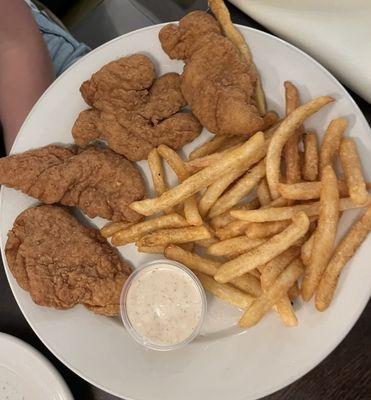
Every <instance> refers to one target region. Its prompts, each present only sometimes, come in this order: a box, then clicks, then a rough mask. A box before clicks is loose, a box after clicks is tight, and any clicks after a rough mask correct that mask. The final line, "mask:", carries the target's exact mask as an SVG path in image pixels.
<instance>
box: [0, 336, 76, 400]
mask: <svg viewBox="0 0 371 400" xmlns="http://www.w3.org/2000/svg"><path fill="white" fill-rule="evenodd" d="M2 341H3V342H5V344H9V343H11V344H13V345H15V346H16V347H17V348H19V349H20V351H22V352H26V353H27V354H28V355H29V356H30V357H32V358H36V359H38V360H39V361H40V362H41V363H42V365H43V366H44V367H45V368H46V369H48V370H49V371H50V373H51V375H52V376H53V378H54V379H55V381H56V383H57V384H58V385H59V389H60V390H61V391H62V392H63V393H62V394H63V400H73V399H74V397H73V396H72V393H71V391H70V389H69V387H68V385H67V383H66V381H65V380H64V379H63V377H62V375H61V373H60V372H59V371H58V370H57V368H56V367H55V366H54V365H53V364H52V362H51V361H50V360H48V358H47V357H46V356H45V355H44V354H42V353H41V352H40V351H39V350H37V349H36V348H34V347H33V346H31V344H29V343H27V342H25V341H24V340H22V339H20V338H18V337H16V336H13V335H10V334H8V333H5V332H0V342H2Z"/></svg>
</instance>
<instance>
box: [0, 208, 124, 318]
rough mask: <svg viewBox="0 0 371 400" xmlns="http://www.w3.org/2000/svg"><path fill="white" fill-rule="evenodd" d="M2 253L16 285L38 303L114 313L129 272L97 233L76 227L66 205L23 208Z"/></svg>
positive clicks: (112, 249) (77, 225) (113, 250)
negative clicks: (77, 305) (81, 307)
mask: <svg viewBox="0 0 371 400" xmlns="http://www.w3.org/2000/svg"><path fill="white" fill-rule="evenodd" d="M5 254H6V257H7V260H8V264H9V268H10V270H11V272H12V274H13V276H14V277H15V279H16V280H17V282H18V284H19V285H20V286H21V287H22V288H23V289H24V290H27V291H28V292H29V293H30V295H31V297H32V299H33V301H34V302H35V303H37V304H39V305H42V306H46V307H53V308H57V309H67V308H71V307H73V306H74V305H76V304H83V305H85V306H86V307H87V308H89V309H91V310H92V311H94V312H97V313H99V314H103V315H117V314H118V313H119V299H120V292H121V289H122V286H123V284H124V282H125V280H126V279H127V276H128V274H129V273H130V268H129V266H128V265H127V264H126V263H125V262H124V261H122V260H121V258H120V256H119V253H118V251H117V250H116V249H115V248H113V247H111V246H110V245H109V244H108V242H107V241H106V240H105V239H104V238H103V237H102V236H101V235H100V234H99V231H97V230H96V229H92V228H87V227H85V226H83V225H81V224H80V223H79V222H78V221H77V220H76V219H75V218H74V217H73V216H72V215H71V214H70V213H69V212H68V211H67V209H65V208H62V207H57V206H48V205H43V206H39V207H34V208H30V209H28V210H26V211H23V212H22V213H21V214H20V215H19V216H18V217H17V219H16V220H15V222H14V225H13V229H12V230H10V231H9V233H8V241H7V243H6V247H5Z"/></svg>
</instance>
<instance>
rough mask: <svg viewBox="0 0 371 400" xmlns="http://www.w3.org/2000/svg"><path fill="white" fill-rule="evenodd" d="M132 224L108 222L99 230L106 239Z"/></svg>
mask: <svg viewBox="0 0 371 400" xmlns="http://www.w3.org/2000/svg"><path fill="white" fill-rule="evenodd" d="M133 224H134V223H133V222H110V223H108V224H107V225H105V226H104V227H103V228H102V229H101V230H100V234H101V235H102V236H103V237H104V238H106V239H107V238H109V237H111V236H112V235H114V234H115V233H116V232H119V231H121V230H124V229H127V228H129V227H130V226H131V225H133Z"/></svg>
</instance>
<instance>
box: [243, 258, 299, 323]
mask: <svg viewBox="0 0 371 400" xmlns="http://www.w3.org/2000/svg"><path fill="white" fill-rule="evenodd" d="M302 274H303V264H302V262H301V261H300V260H299V259H295V260H294V261H292V262H291V264H290V265H289V266H288V267H287V268H286V269H285V270H284V271H283V272H282V273H281V274H280V275H279V276H278V277H277V279H276V281H275V282H274V284H273V285H272V286H271V287H270V288H269V289H268V290H267V291H266V292H265V293H263V294H262V295H261V296H259V297H258V298H257V299H256V300H254V302H253V303H252V304H251V306H250V307H249V308H248V309H247V310H246V311H245V313H244V314H243V316H242V318H241V319H240V321H239V323H238V324H239V326H240V327H241V328H250V327H252V326H254V325H255V324H257V323H258V322H259V321H260V320H261V319H262V318H263V316H264V315H265V314H266V313H267V312H268V311H269V310H270V309H271V308H272V307H273V306H274V304H276V303H277V302H278V301H279V300H280V299H281V298H282V297H283V296H284V295H285V294H286V293H287V291H288V290H289V289H290V287H291V286H292V285H293V284H294V283H295V282H296V280H297V279H298V278H299V277H300V276H301V275H302Z"/></svg>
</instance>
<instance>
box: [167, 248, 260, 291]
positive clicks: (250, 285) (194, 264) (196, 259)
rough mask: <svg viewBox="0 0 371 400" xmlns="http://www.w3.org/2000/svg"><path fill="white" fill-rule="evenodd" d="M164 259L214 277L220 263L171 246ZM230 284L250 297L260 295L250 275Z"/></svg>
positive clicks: (257, 280) (253, 278)
mask: <svg viewBox="0 0 371 400" xmlns="http://www.w3.org/2000/svg"><path fill="white" fill-rule="evenodd" d="M165 257H166V258H168V259H170V260H174V261H177V262H180V263H181V264H184V265H185V266H186V267H188V268H189V269H191V270H192V271H196V272H201V273H203V274H206V275H209V276H214V275H215V273H216V271H217V270H218V268H219V267H220V263H219V262H217V261H214V260H211V259H209V258H205V257H200V256H199V255H197V254H194V253H190V252H189V251H186V250H184V249H182V248H180V247H179V246H176V245H173V244H170V245H169V246H167V247H166V249H165ZM231 284H232V285H233V286H235V287H236V288H238V289H240V290H242V291H244V292H246V293H248V294H250V295H251V296H254V297H257V296H260V294H261V288H260V281H259V279H258V278H256V277H254V276H252V275H249V274H246V275H244V276H240V277H239V278H236V279H233V280H232V281H231Z"/></svg>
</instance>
